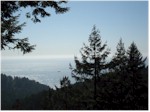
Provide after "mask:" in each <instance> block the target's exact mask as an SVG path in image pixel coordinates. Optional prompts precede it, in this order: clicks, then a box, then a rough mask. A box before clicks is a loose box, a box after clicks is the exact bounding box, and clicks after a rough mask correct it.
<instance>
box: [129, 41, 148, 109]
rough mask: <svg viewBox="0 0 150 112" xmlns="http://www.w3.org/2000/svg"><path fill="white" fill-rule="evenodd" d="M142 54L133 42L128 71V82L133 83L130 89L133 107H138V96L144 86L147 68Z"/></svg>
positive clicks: (130, 48) (130, 99) (130, 49)
mask: <svg viewBox="0 0 150 112" xmlns="http://www.w3.org/2000/svg"><path fill="white" fill-rule="evenodd" d="M146 59H147V58H143V56H142V54H141V53H140V51H139V50H138V48H137V46H136V44H135V43H134V42H133V43H132V44H131V45H130V47H129V48H128V51H127V72H128V75H129V77H130V78H129V81H128V83H131V84H130V85H131V90H130V91H129V93H128V94H129V95H127V96H128V98H129V101H130V102H132V105H131V106H132V108H137V107H136V106H137V105H138V104H137V103H138V102H139V101H138V97H139V95H140V91H141V88H142V86H143V85H142V76H141V75H142V70H143V69H144V68H145V61H146Z"/></svg>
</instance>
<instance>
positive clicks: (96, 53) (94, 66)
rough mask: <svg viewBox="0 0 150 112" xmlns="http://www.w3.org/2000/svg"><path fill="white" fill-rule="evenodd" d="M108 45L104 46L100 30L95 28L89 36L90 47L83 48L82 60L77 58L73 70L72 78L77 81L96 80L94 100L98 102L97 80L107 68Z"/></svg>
mask: <svg viewBox="0 0 150 112" xmlns="http://www.w3.org/2000/svg"><path fill="white" fill-rule="evenodd" d="M106 47H107V44H106V43H105V44H102V41H101V36H100V32H99V30H97V29H96V26H94V27H93V29H92V32H91V34H90V36H89V45H85V44H84V47H83V48H81V51H80V53H81V57H82V58H81V60H79V59H78V58H77V57H75V68H72V66H71V69H72V77H74V78H75V79H76V81H85V80H89V79H94V99H95V100H96V90H97V78H99V77H100V75H101V73H102V70H104V69H105V68H106V57H107V56H108V54H109V53H110V50H109V49H106Z"/></svg>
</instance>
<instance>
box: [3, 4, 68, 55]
mask: <svg viewBox="0 0 150 112" xmlns="http://www.w3.org/2000/svg"><path fill="white" fill-rule="evenodd" d="M62 3H67V2H66V1H57V2H56V1H1V6H2V7H1V29H2V30H1V49H2V50H5V48H7V47H8V48H9V49H20V50H21V51H22V52H23V54H25V53H29V52H31V51H32V50H34V48H35V45H30V43H29V42H28V38H24V39H19V38H15V35H16V34H18V33H21V31H22V28H23V26H25V23H22V24H18V23H19V22H18V17H19V16H20V15H17V16H15V13H16V12H19V11H20V10H21V9H23V8H27V7H30V8H31V10H32V11H31V12H27V13H26V17H27V18H31V20H32V21H33V22H34V23H38V22H41V20H40V19H39V16H40V17H42V18H44V17H47V16H50V12H47V11H46V8H49V7H51V8H53V9H55V12H56V14H61V13H65V12H67V11H68V9H69V8H68V7H61V6H60V5H61V4H62Z"/></svg>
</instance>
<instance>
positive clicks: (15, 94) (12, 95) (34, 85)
mask: <svg viewBox="0 0 150 112" xmlns="http://www.w3.org/2000/svg"><path fill="white" fill-rule="evenodd" d="M48 89H49V87H48V86H46V85H43V84H40V83H38V82H35V81H33V80H29V79H28V78H25V77H24V78H19V77H14V78H12V77H11V76H6V75H5V74H1V102H2V103H1V107H2V108H1V109H13V104H14V103H15V102H18V101H19V100H20V99H23V98H25V97H27V96H30V95H31V94H36V93H38V92H41V91H43V90H48Z"/></svg>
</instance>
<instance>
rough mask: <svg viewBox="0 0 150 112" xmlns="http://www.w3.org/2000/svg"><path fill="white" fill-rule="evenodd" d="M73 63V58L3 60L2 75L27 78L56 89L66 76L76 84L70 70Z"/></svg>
mask: <svg viewBox="0 0 150 112" xmlns="http://www.w3.org/2000/svg"><path fill="white" fill-rule="evenodd" d="M73 63H74V59H73V58H43V59H42V58H40V59H38V58H30V59H17V58H15V59H3V58H2V60H1V73H4V74H6V75H9V76H12V77H15V76H18V77H27V78H29V79H30V80H35V81H38V82H40V83H42V84H45V85H48V86H50V87H51V88H54V87H55V86H57V87H59V86H60V80H61V79H62V78H63V77H64V76H68V77H69V79H70V80H71V83H74V82H75V81H74V79H73V78H72V77H71V70H70V69H69V64H73Z"/></svg>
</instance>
